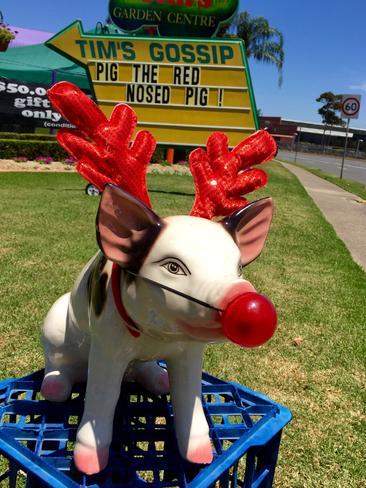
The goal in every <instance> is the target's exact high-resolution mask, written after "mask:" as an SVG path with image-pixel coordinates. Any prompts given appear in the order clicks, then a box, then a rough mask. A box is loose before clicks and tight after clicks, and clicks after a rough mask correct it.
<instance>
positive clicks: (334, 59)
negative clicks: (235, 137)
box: [0, 0, 366, 128]
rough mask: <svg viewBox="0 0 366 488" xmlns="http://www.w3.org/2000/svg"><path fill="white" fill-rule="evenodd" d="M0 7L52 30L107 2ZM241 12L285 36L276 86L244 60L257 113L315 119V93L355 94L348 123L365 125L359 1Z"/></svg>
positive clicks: (262, 3)
mask: <svg viewBox="0 0 366 488" xmlns="http://www.w3.org/2000/svg"><path fill="white" fill-rule="evenodd" d="M0 8H1V11H2V13H3V15H4V20H5V21H6V22H8V23H9V24H12V25H17V26H19V27H26V28H33V29H39V30H45V31H51V32H57V31H59V30H61V29H63V28H64V27H65V26H66V25H68V24H69V23H71V22H72V21H74V20H75V19H81V20H82V21H83V25H84V27H85V28H91V27H93V26H95V24H96V22H97V21H99V20H103V19H105V17H106V14H107V8H108V0H62V1H60V2H55V1H45V0H2V2H1V5H0ZM242 10H248V11H249V12H250V13H251V15H253V16H264V17H266V18H267V19H268V20H269V22H270V24H271V25H272V26H273V27H276V28H278V29H279V30H281V31H282V33H283V34H284V38H285V46H284V47H285V64H284V74H283V85H282V87H281V88H279V87H278V83H277V80H278V78H277V71H276V69H275V68H274V67H273V66H270V65H262V64H260V63H258V62H256V61H252V60H250V69H251V74H252V80H253V85H254V92H255V97H256V102H257V106H258V107H259V108H260V109H261V110H262V112H263V114H265V115H280V116H282V117H286V118H291V119H297V120H306V121H313V122H320V117H319V115H318V114H317V110H318V108H319V106H320V105H319V104H318V103H316V102H315V99H316V98H317V97H318V96H319V95H320V93H322V92H324V91H332V92H334V93H347V94H348V93H351V94H361V95H362V97H363V99H362V101H361V112H360V117H359V119H358V120H354V121H351V126H353V127H363V128H366V34H365V19H366V1H365V0H350V1H349V2H344V0H306V1H305V0H297V1H296V0H277V1H276V0H240V11H242Z"/></svg>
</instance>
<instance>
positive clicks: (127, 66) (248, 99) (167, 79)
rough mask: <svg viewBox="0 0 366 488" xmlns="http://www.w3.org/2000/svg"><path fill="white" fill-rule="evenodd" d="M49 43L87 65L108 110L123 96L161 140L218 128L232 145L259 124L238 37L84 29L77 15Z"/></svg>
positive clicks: (193, 140) (196, 139)
mask: <svg viewBox="0 0 366 488" xmlns="http://www.w3.org/2000/svg"><path fill="white" fill-rule="evenodd" d="M47 45H48V46H49V47H51V48H53V49H54V50H56V51H57V52H59V53H61V54H63V55H65V56H67V57H68V58H70V59H72V60H73V61H74V62H77V63H79V64H80V65H82V66H84V67H85V68H86V70H87V73H88V76H89V79H90V82H91V85H92V87H93V90H94V93H95V98H96V100H97V101H98V104H99V106H100V107H101V109H102V110H103V111H104V113H105V114H106V115H107V116H109V115H110V114H111V112H112V109H113V107H114V106H115V105H116V104H117V103H119V102H124V103H128V104H129V105H130V106H132V107H133V109H134V110H135V111H136V113H137V115H138V120H139V124H138V127H139V128H143V129H147V130H149V131H150V132H152V134H153V135H154V136H155V138H156V139H157V141H158V142H159V143H160V144H173V145H192V146H196V145H205V143H206V140H207V137H208V136H209V135H210V134H211V133H212V132H213V131H216V130H219V131H222V132H225V134H227V135H228V137H229V142H230V145H231V146H234V145H236V144H237V143H238V142H240V141H241V140H242V139H243V138H245V137H246V136H248V135H249V134H251V133H252V132H253V131H255V130H256V129H257V128H258V122H257V113H256V107H255V101H254V97H253V92H252V87H251V81H250V76H249V72H248V67H247V62H246V57H245V52H244V48H243V44H242V42H241V41H239V40H230V41H225V40H202V41H201V40H197V39H179V40H177V39H166V38H141V37H140V38H139V37H117V36H89V35H87V34H84V33H83V30H82V26H81V24H80V22H79V21H77V22H75V23H73V24H72V25H71V26H69V27H68V28H66V29H65V30H64V31H62V32H61V33H59V34H56V36H54V37H53V38H52V39H50V40H49V41H48V42H47Z"/></svg>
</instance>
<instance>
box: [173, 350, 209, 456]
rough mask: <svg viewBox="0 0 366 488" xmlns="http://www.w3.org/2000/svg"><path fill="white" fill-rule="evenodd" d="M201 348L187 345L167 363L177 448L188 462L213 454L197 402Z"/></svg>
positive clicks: (199, 403) (203, 418) (206, 428)
mask: <svg viewBox="0 0 366 488" xmlns="http://www.w3.org/2000/svg"><path fill="white" fill-rule="evenodd" d="M203 349H204V345H201V344H195V343H193V344H190V345H189V346H188V347H187V349H186V350H185V351H183V352H182V353H179V354H177V355H176V356H175V357H174V358H172V359H169V360H168V361H167V363H168V372H169V380H170V393H171V399H172V404H173V411H174V423H175V430H176V436H177V441H178V447H179V451H180V453H181V455H182V456H183V457H184V458H185V459H187V460H188V461H190V462H192V463H205V464H208V463H210V462H211V461H212V458H213V455H212V446H211V441H210V437H209V428H208V425H207V421H206V417H205V414H204V412H203V408H202V402H201V377H202V358H203Z"/></svg>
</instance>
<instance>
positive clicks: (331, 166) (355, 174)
mask: <svg viewBox="0 0 366 488" xmlns="http://www.w3.org/2000/svg"><path fill="white" fill-rule="evenodd" d="M277 158H278V159H283V160H286V161H289V162H293V161H294V160H295V152H291V151H283V150H279V151H278V154H277ZM296 161H297V162H298V163H300V164H303V165H306V166H311V167H313V168H319V169H322V170H323V171H325V172H327V173H330V174H333V175H336V176H339V175H340V172H341V164H342V157H338V156H328V155H326V154H313V153H297V158H296ZM343 178H345V179H347V180H353V181H358V182H359V183H364V184H366V160H365V159H345V161H344V168H343Z"/></svg>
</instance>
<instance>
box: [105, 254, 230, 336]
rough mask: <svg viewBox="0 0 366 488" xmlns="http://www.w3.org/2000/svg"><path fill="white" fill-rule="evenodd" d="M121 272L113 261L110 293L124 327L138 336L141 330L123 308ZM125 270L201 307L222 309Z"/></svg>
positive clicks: (219, 310) (220, 310)
mask: <svg viewBox="0 0 366 488" xmlns="http://www.w3.org/2000/svg"><path fill="white" fill-rule="evenodd" d="M121 272H122V268H121V267H120V266H119V265H118V264H117V263H113V265H112V276H111V282H112V294H113V299H114V303H115V305H116V308H117V310H118V312H119V314H120V316H121V317H122V319H123V320H124V322H125V323H126V327H127V329H128V331H129V333H130V334H131V335H132V336H133V337H140V335H141V332H140V331H139V328H138V326H137V325H136V323H135V322H134V321H133V320H132V319H131V317H130V316H129V315H128V313H127V311H126V309H125V306H124V305H123V301H122V293H121ZM125 272H127V273H129V274H131V275H133V276H139V277H140V278H142V279H144V280H145V281H147V282H148V283H151V284H153V285H156V286H159V287H160V288H162V289H164V290H167V291H170V292H171V293H175V294H176V295H179V296H181V297H183V298H186V299H187V300H191V301H193V302H196V303H198V304H199V305H202V306H203V307H207V308H211V309H212V310H216V311H217V312H223V310H222V309H220V308H217V307H214V306H213V305H210V304H209V303H206V302H203V301H202V300H198V299H197V298H194V297H192V296H190V295H187V294H186V293H182V292H181V291H178V290H175V289H174V288H170V287H169V286H166V285H163V284H162V283H158V282H156V281H154V280H150V279H149V278H146V277H145V276H140V275H138V274H137V273H134V272H133V271H130V270H125Z"/></svg>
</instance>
